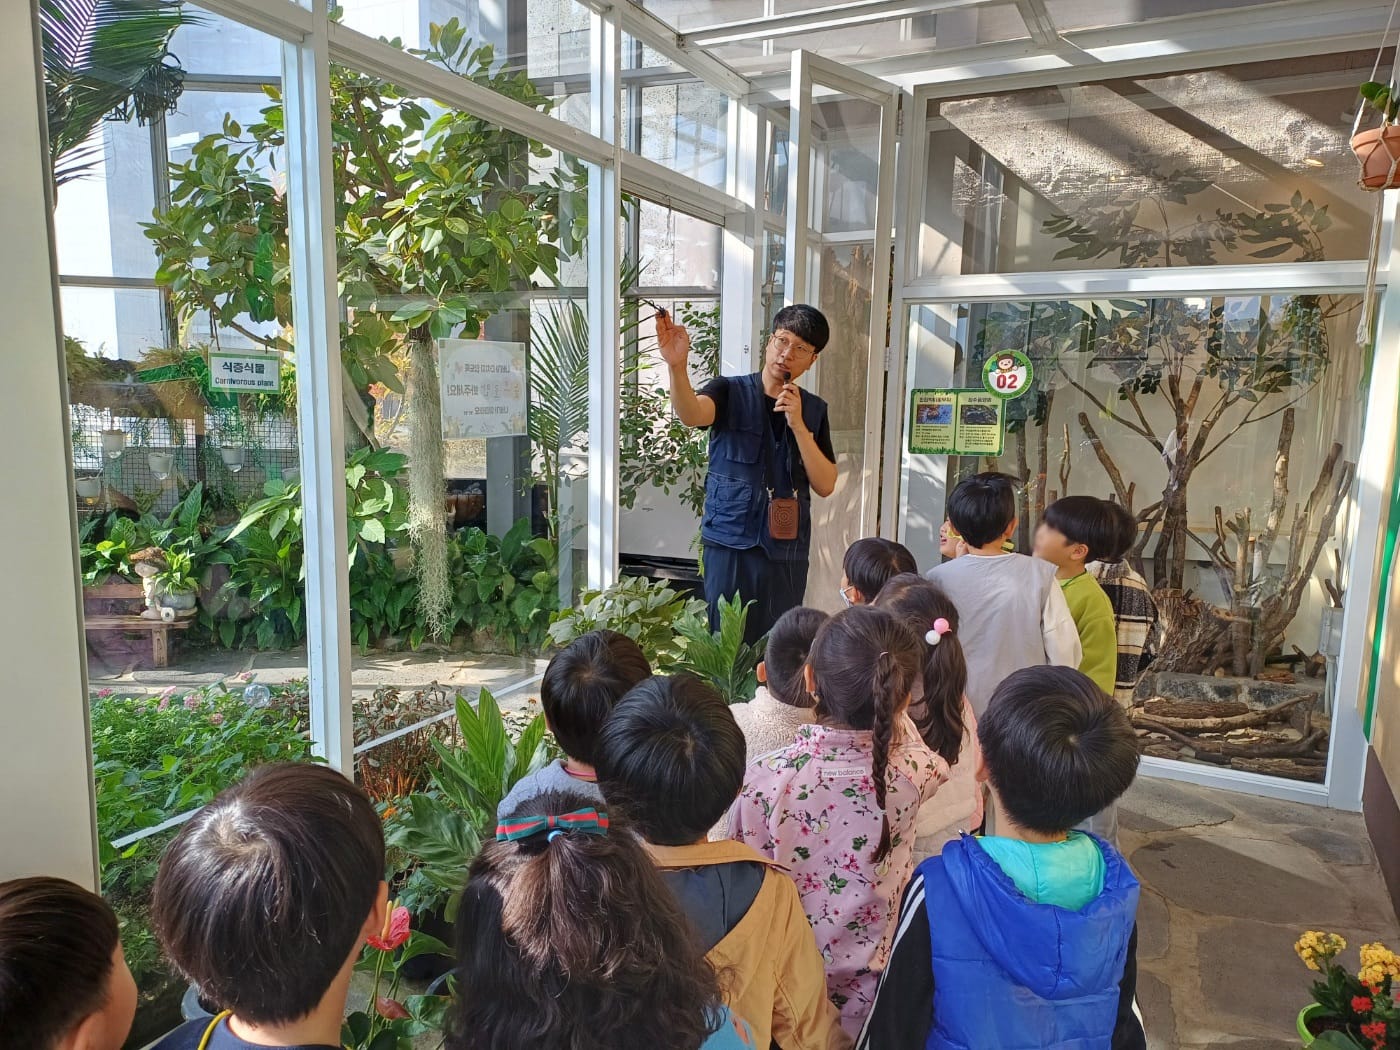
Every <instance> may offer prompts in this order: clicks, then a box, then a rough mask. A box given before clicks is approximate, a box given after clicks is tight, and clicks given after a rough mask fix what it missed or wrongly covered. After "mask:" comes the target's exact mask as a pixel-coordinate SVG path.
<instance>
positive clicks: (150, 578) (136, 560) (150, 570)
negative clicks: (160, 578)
mask: <svg viewBox="0 0 1400 1050" xmlns="http://www.w3.org/2000/svg"><path fill="white" fill-rule="evenodd" d="M131 567H132V568H133V569H134V570H136V575H137V576H140V577H141V593H142V595H143V596H144V597H145V599H146V607H145V608H144V609H142V610H141V618H142V619H143V620H159V619H160V618H161V615H160V606H159V604H158V603H157V602H156V594H155V587H156V581H155V578H156V576H157V575H158V574H160V573H162V572H164V571H165V570H166V568H167V564H166V561H165V552H164V551H163V550H161V549H160V548H159V547H143V548H142V549H141V550H139V551H135V552H134V553H132V555H131Z"/></svg>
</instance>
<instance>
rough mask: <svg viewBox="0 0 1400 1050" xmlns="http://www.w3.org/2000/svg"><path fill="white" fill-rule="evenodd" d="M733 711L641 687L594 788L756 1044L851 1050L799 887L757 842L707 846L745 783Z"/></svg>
mask: <svg viewBox="0 0 1400 1050" xmlns="http://www.w3.org/2000/svg"><path fill="white" fill-rule="evenodd" d="M779 623H780V624H781V623H782V621H781V620H779ZM730 710H731V709H730V708H729V706H728V705H727V704H725V702H724V698H723V697H722V696H720V694H719V692H718V691H717V690H716V689H715V688H714V687H713V686H711V685H709V684H708V683H706V682H703V681H701V680H700V679H698V678H695V677H693V676H691V675H676V676H675V677H673V678H666V677H656V678H652V679H650V680H648V681H645V682H643V683H642V684H641V685H639V686H637V688H635V689H633V690H632V691H631V692H630V693H628V694H627V695H626V696H625V697H623V698H622V700H621V701H620V702H619V703H618V705H617V707H615V708H614V709H613V713H612V714H611V715H610V716H609V717H608V721H607V724H606V725H605V726H604V727H603V730H602V732H601V733H600V734H599V735H598V748H597V756H598V783H599V785H600V786H601V787H602V789H603V795H604V797H605V798H606V799H607V804H608V806H609V807H610V808H611V809H612V810H613V811H614V812H619V811H620V812H622V813H623V814H624V815H626V816H627V818H628V819H629V821H630V822H631V824H632V826H633V827H634V828H636V830H637V831H638V832H640V833H641V836H642V838H643V839H645V840H646V843H647V846H648V849H650V851H651V855H652V857H653V859H654V860H655V861H656V864H657V866H658V867H659V868H660V869H661V874H662V877H663V878H664V879H665V881H666V883H667V885H668V886H670V888H671V890H672V892H673V893H674V894H675V896H676V900H677V901H678V902H679V903H680V906H681V910H682V911H683V912H684V913H685V915H686V917H687V918H688V919H689V920H690V924H691V926H692V927H693V928H694V930H695V932H696V935H697V939H698V942H699V944H700V946H701V947H702V948H703V949H704V950H705V953H706V958H707V959H708V960H709V961H710V963H711V964H712V965H713V966H714V968H715V970H717V971H718V972H719V973H722V974H725V975H726V977H727V980H726V988H725V1001H726V1002H727V1003H728V1004H729V1007H730V1009H732V1010H733V1011H734V1013H736V1014H737V1015H739V1016H740V1017H743V1018H744V1019H745V1020H747V1021H748V1022H749V1024H750V1025H752V1026H753V1034H754V1041H755V1043H757V1045H759V1046H761V1047H767V1046H769V1044H770V1043H772V1044H776V1045H777V1046H779V1047H782V1050H844V1048H847V1047H849V1046H850V1045H851V1039H850V1036H848V1035H846V1033H845V1032H843V1031H842V1029H841V1024H840V1017H839V1016H838V1014H837V1013H836V1009H835V1008H834V1007H833V1006H832V1005H831V1002H830V1001H829V1000H828V999H827V997H826V981H825V978H824V974H823V970H822V957H821V955H820V953H819V952H818V951H817V943H816V940H815V939H814V938H813V936H812V929H811V927H810V926H808V925H807V918H806V916H805V915H804V914H803V911H802V901H801V900H800V898H799V897H798V895H797V889H796V887H794V886H793V884H792V880H791V879H789V878H788V877H787V875H786V874H784V873H783V872H782V871H780V870H778V869H777V868H775V867H774V866H773V862H772V861H771V860H769V859H768V858H766V857H763V856H761V855H760V854H758V853H756V852H755V851H754V850H753V849H752V848H751V847H749V846H745V845H743V844H742V843H738V842H734V841H732V840H724V841H719V842H709V841H707V840H706V831H707V830H708V829H709V827H710V826H711V825H712V824H713V823H714V822H715V821H716V820H717V819H719V817H721V816H722V815H723V814H724V812H725V810H727V809H728V808H729V807H730V805H731V804H732V803H733V802H734V799H735V797H736V796H737V795H738V794H739V788H740V786H741V785H742V784H743V780H744V764H745V763H744V737H743V734H742V733H740V731H739V726H738V725H737V724H736V723H735V721H734V716H733V715H732V714H731V713H730Z"/></svg>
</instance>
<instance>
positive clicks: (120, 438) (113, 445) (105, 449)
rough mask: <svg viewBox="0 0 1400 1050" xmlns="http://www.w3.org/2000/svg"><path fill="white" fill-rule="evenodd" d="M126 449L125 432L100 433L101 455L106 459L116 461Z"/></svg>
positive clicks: (105, 431)
mask: <svg viewBox="0 0 1400 1050" xmlns="http://www.w3.org/2000/svg"><path fill="white" fill-rule="evenodd" d="M125 449H126V431H124V430H104V431H102V454H103V455H104V456H106V457H107V458H108V459H116V458H117V457H118V456H120V455H121V454H122V452H123V451H124V450H125Z"/></svg>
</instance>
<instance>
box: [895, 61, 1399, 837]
mask: <svg viewBox="0 0 1400 1050" xmlns="http://www.w3.org/2000/svg"><path fill="white" fill-rule="evenodd" d="M1253 57H1255V58H1257V57H1260V56H1253ZM1178 63H1179V65H1180V67H1181V68H1200V67H1201V65H1202V62H1201V61H1200V58H1199V56H1198V55H1186V56H1178ZM1158 71H1160V70H1158ZM1121 72H1122V71H1121V70H1120V69H1118V68H1116V67H1110V68H1104V69H1100V70H1099V71H1098V73H1097V75H1096V77H1095V78H1094V79H1103V78H1105V77H1114V76H1118V75H1121ZM1017 86H1019V85H1017ZM983 87H984V85H982V84H979V85H978V93H979V94H980V93H982V92H983ZM995 89H996V90H1000V88H999V87H996V88H995ZM1012 89H1014V88H1012V87H1007V88H1006V90H1012ZM955 93H965V88H964V91H963V92H953V91H950V90H948V85H944V84H933V85H926V86H924V87H921V88H920V89H918V90H917V91H915V92H914V93H913V105H912V107H911V109H910V112H912V113H914V114H918V115H920V116H922V115H923V114H925V113H926V112H927V107H928V103H929V101H930V100H931V99H935V98H942V97H949V96H950V95H951V94H955ZM909 124H910V125H911V126H912V127H914V128H916V129H917V131H916V133H915V134H914V135H913V137H912V140H911V139H910V138H909V137H905V140H904V142H903V143H902V149H901V151H900V154H901V155H900V168H899V186H898V191H897V196H896V208H897V215H896V220H895V225H896V228H897V229H900V230H912V229H915V228H917V227H916V224H917V223H918V222H920V221H922V220H921V216H922V214H923V204H924V201H923V191H924V181H923V179H922V178H918V177H916V173H922V172H924V171H926V169H927V164H928V141H929V135H928V133H927V129H926V126H925V125H926V122H925V121H924V120H921V119H920V120H914V121H910V122H909ZM1386 197H1387V200H1386V201H1385V202H1384V204H1383V207H1384V209H1385V210H1384V224H1383V228H1382V233H1381V236H1382V240H1381V244H1382V245H1383V246H1384V247H1383V250H1382V252H1381V264H1380V267H1379V269H1378V277H1377V280H1378V285H1379V286H1380V291H1379V292H1378V295H1379V316H1378V326H1377V336H1376V345H1377V347H1378V348H1381V349H1378V351H1377V352H1376V354H1375V364H1374V368H1373V373H1372V378H1371V385H1370V389H1369V392H1368V398H1367V405H1366V415H1365V419H1364V425H1363V431H1362V445H1361V448H1360V449H1359V450H1358V454H1357V456H1356V462H1357V469H1356V479H1355V481H1354V482H1353V486H1354V488H1353V498H1354V500H1355V512H1354V513H1353V514H1352V515H1351V520H1350V524H1349V533H1348V537H1347V539H1348V557H1347V566H1346V572H1347V576H1346V593H1347V596H1348V600H1347V603H1346V608H1345V611H1344V613H1343V618H1342V641H1341V650H1340V656H1339V658H1338V661H1337V682H1336V691H1335V698H1336V702H1335V703H1334V705H1333V707H1334V710H1333V715H1332V718H1333V722H1332V743H1331V750H1330V752H1329V757H1328V764H1327V776H1326V780H1325V782H1324V783H1322V784H1306V783H1301V782H1296V781H1290V780H1284V779H1281V778H1277V777H1269V776H1261V775H1259V774H1255V773H1244V772H1240V771H1238V770H1230V769H1219V768H1216V767H1207V766H1197V765H1192V764H1190V763H1185V762H1173V761H1171V760H1168V759H1157V758H1150V757H1149V758H1144V759H1143V762H1142V771H1143V772H1144V773H1145V774H1147V775H1149V776H1157V777H1162V778H1164V779H1171V780H1178V781H1183V782H1187V783H1192V784H1198V785H1202V786H1207V787H1216V788H1224V789H1227V790H1231V791H1241V792H1245V793H1248V794H1255V795H1262V796H1266V797H1270V798H1278V799H1283V800H1286V801H1294V802H1305V803H1309V804H1313V805H1326V806H1331V807H1333V808H1336V809H1347V810H1359V809H1360V808H1361V788H1362V780H1363V777H1364V772H1365V765H1366V749H1367V746H1368V743H1367V737H1366V733H1367V728H1368V727H1366V726H1364V725H1363V711H1362V709H1363V707H1364V704H1365V702H1366V688H1367V686H1368V682H1367V674H1368V661H1369V656H1370V644H1371V637H1372V635H1373V633H1374V631H1375V630H1376V629H1377V623H1378V620H1377V610H1376V605H1377V601H1378V599H1379V594H1380V587H1381V584H1382V582H1383V581H1382V579H1381V576H1380V557H1379V551H1380V546H1381V543H1382V540H1383V537H1384V530H1385V524H1386V522H1385V516H1386V513H1387V505H1388V493H1389V491H1390V479H1391V470H1392V469H1393V467H1394V466H1395V464H1394V462H1393V461H1394V458H1395V448H1396V439H1397V420H1396V417H1397V411H1400V354H1397V353H1394V352H1390V353H1386V352H1385V350H1384V348H1388V347H1395V346H1397V345H1400V284H1398V283H1396V282H1391V281H1389V280H1388V278H1389V275H1390V274H1391V272H1392V268H1394V271H1395V272H1400V238H1396V237H1394V236H1393V231H1394V230H1395V228H1396V226H1397V223H1400V192H1390V193H1387V194H1386ZM895 256H896V257H895V280H894V295H893V298H892V303H891V309H892V311H893V313H892V320H891V326H890V329H891V352H890V354H889V355H888V359H887V360H888V365H889V371H888V375H887V382H886V399H887V400H886V404H887V405H889V406H890V417H891V421H892V420H893V419H896V418H897V419H899V420H901V423H900V424H899V425H891V422H887V426H886V431H885V455H884V463H885V467H884V472H883V477H882V507H881V522H880V524H881V530H880V531H881V534H882V535H888V536H894V537H896V538H898V539H901V540H902V539H903V538H904V535H905V534H904V522H905V518H906V510H907V507H906V504H905V499H906V494H907V492H908V479H909V460H908V457H907V456H906V455H905V454H904V449H905V447H906V442H907V436H908V432H907V429H906V428H907V420H905V419H904V416H905V414H906V413H905V410H904V407H903V406H904V403H905V401H906V399H907V396H908V391H907V377H908V376H909V374H910V373H911V370H912V369H911V365H912V361H913V359H914V355H915V354H916V353H917V347H916V346H915V345H914V343H915V340H914V333H913V332H912V331H911V330H910V316H911V314H912V308H913V307H916V306H937V305H940V304H942V305H954V304H962V303H968V302H996V301H1025V300H1036V299H1039V300H1046V299H1076V298H1103V297H1107V296H1112V295H1122V296H1124V297H1129V298H1131V297H1142V296H1186V295H1197V296H1221V295H1257V294H1264V293H1279V292H1283V293H1289V292H1292V293H1307V292H1329V293H1357V292H1360V291H1361V290H1362V289H1363V288H1364V287H1365V283H1366V263H1365V262H1364V261H1362V260H1345V261H1338V262H1324V263H1277V264H1262V265H1258V266H1248V265H1245V266H1195V267H1172V268H1170V269H1164V268H1158V269H1139V270H1128V269H1119V270H1109V269H1097V270H1066V271H1054V272H1042V273H1019V274H1009V273H999V274H967V275H963V274H959V275H946V276H925V277H918V276H916V275H917V263H918V245H917V242H916V240H915V239H913V238H911V239H910V241H908V242H906V243H905V245H904V246H903V250H897V251H896V253H895ZM941 364H942V367H943V369H944V370H945V371H946V372H947V380H948V382H949V383H951V382H952V378H953V377H952V362H951V361H946V362H942V363H941ZM896 412H897V413H898V415H897V416H896V415H895V413H896ZM946 472H947V460H946V458H944V457H934V462H933V463H932V464H931V465H930V470H929V471H927V473H929V474H931V475H933V476H934V477H935V478H936V479H937V478H938V477H939V476H940V475H941V479H942V480H943V481H944V482H945V483H946V478H947V473H946ZM930 514H931V516H932V517H933V518H934V519H935V520H936V518H937V516H938V515H940V514H941V507H940V508H932V510H931V512H930Z"/></svg>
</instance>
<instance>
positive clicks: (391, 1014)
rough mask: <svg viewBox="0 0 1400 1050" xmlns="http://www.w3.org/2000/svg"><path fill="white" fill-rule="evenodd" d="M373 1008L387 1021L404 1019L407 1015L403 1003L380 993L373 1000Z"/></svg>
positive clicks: (406, 1018)
mask: <svg viewBox="0 0 1400 1050" xmlns="http://www.w3.org/2000/svg"><path fill="white" fill-rule="evenodd" d="M374 1008H375V1009H376V1010H378V1011H379V1016H380V1017H383V1018H385V1019H386V1020H389V1021H406V1020H408V1017H409V1013H408V1011H407V1010H406V1009H405V1008H404V1005H403V1003H401V1002H399V1001H398V1000H397V999H390V998H389V997H388V996H385V995H381V996H380V997H379V998H378V999H376V1000H375V1001H374Z"/></svg>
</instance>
